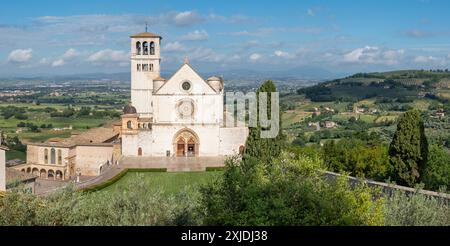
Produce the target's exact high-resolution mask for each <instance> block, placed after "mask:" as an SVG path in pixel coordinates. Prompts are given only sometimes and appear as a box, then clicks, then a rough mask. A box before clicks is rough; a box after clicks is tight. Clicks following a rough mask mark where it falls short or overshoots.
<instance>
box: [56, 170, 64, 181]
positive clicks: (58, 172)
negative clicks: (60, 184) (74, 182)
mask: <svg viewBox="0 0 450 246" xmlns="http://www.w3.org/2000/svg"><path fill="white" fill-rule="evenodd" d="M55 174H56V179H57V180H64V176H63V173H62V172H61V171H60V170H56V172H55Z"/></svg>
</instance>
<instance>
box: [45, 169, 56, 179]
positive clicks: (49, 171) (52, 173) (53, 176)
mask: <svg viewBox="0 0 450 246" xmlns="http://www.w3.org/2000/svg"><path fill="white" fill-rule="evenodd" d="M47 178H49V179H55V171H53V170H51V169H50V170H48V173H47Z"/></svg>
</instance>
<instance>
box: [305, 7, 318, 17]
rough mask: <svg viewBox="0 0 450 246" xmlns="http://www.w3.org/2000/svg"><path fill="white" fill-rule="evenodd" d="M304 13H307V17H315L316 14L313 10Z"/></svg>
mask: <svg viewBox="0 0 450 246" xmlns="http://www.w3.org/2000/svg"><path fill="white" fill-rule="evenodd" d="M306 13H307V14H308V15H309V16H316V12H315V11H314V10H313V9H308V11H306Z"/></svg>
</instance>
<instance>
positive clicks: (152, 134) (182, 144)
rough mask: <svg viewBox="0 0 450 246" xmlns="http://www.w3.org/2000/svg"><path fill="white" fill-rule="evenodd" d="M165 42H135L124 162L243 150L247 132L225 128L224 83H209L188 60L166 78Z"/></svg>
mask: <svg viewBox="0 0 450 246" xmlns="http://www.w3.org/2000/svg"><path fill="white" fill-rule="evenodd" d="M161 39H162V38H161V37H160V36H159V35H157V34H153V33H149V32H144V33H139V34H136V35H133V36H131V105H129V106H127V107H126V108H125V110H124V115H123V116H122V134H121V136H122V155H124V156H167V157H171V156H175V157H195V156H220V155H233V154H237V153H238V152H239V148H241V151H242V148H243V145H244V144H245V140H246V137H247V134H248V132H247V131H248V130H247V128H245V127H232V128H226V127H223V126H224V115H225V112H224V82H223V79H222V78H219V77H210V78H208V79H206V80H205V79H203V78H202V77H201V76H200V75H199V74H198V73H197V72H196V71H195V70H194V69H193V68H192V66H191V64H190V63H189V61H188V59H187V58H186V59H185V61H184V63H183V64H182V65H181V66H180V68H179V69H178V70H177V71H176V72H175V73H174V74H173V75H172V76H171V77H170V78H168V79H165V78H162V77H161V75H160V72H161V71H160V63H161V55H160V50H161V49H160V47H161Z"/></svg>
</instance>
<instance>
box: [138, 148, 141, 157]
mask: <svg viewBox="0 0 450 246" xmlns="http://www.w3.org/2000/svg"><path fill="white" fill-rule="evenodd" d="M138 156H142V148H140V147H139V149H138Z"/></svg>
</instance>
